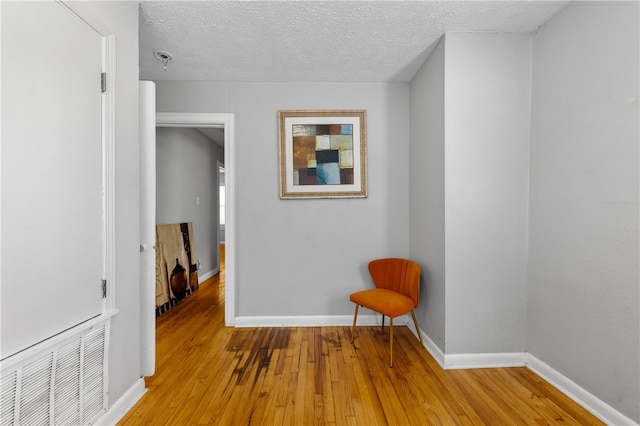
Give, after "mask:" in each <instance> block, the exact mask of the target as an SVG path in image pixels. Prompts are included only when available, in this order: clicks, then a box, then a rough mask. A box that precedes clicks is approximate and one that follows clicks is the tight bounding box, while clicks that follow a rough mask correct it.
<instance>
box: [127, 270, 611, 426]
mask: <svg viewBox="0 0 640 426" xmlns="http://www.w3.org/2000/svg"><path fill="white" fill-rule="evenodd" d="M220 279H224V268H222V272H221V274H220V275H219V276H216V277H214V278H212V279H210V280H208V281H207V282H205V283H203V284H202V285H201V286H200V288H199V289H198V290H197V291H196V292H194V293H193V294H192V295H191V296H189V297H188V298H186V299H184V300H182V301H181V302H180V303H179V304H178V305H177V306H175V307H174V308H172V309H170V310H169V311H167V312H166V313H165V314H163V315H161V316H160V317H159V318H158V319H157V329H156V336H157V346H156V354H157V355H156V358H157V359H156V374H155V375H154V376H153V377H147V378H145V383H146V385H147V388H148V392H147V393H146V394H145V395H144V396H143V397H142V398H141V400H140V401H139V402H138V403H137V404H136V405H135V406H134V407H133V408H132V409H131V410H130V411H129V412H128V413H127V414H126V415H125V416H124V417H123V418H122V420H121V421H120V422H119V425H122V426H132V425H154V426H155V425H172V426H173V425H180V426H182V425H184V426H187V425H323V426H325V425H351V424H353V425H367V426H368V425H417V424H419V425H422V424H425V425H426V424H431V425H447V426H449V425H488V424H500V425H503V424H505V425H537V424H565V425H600V424H602V423H601V422H600V421H599V420H598V419H596V418H595V417H594V416H593V415H591V414H590V413H589V412H587V411H586V410H585V409H583V408H582V407H580V406H579V405H578V404H576V403H575V402H574V401H572V400H571V399H570V398H568V397H567V396H566V395H564V394H562V393H561V392H560V391H559V390H557V389H556V388H554V387H553V386H551V385H550V384H549V383H547V382H546V381H545V380H543V379H542V378H541V377H539V376H537V375H536V374H535V373H533V372H532V371H531V370H529V369H527V368H501V369H486V370H443V369H442V368H441V367H440V366H439V365H438V363H437V362H436V361H435V360H434V359H433V358H432V357H431V356H430V355H429V353H428V352H427V351H426V350H425V349H424V348H422V347H421V346H420V342H419V341H418V339H417V338H416V336H415V335H413V333H412V332H411V331H410V330H409V329H408V328H407V327H404V326H400V327H398V326H396V327H394V367H393V368H389V330H388V327H385V329H384V331H381V329H380V327H379V326H378V327H358V328H357V330H356V335H355V340H354V342H353V343H351V330H350V327H304V328H238V329H234V328H229V327H225V326H224V305H223V303H222V302H223V300H224V289H223V286H222V285H221V282H220Z"/></svg>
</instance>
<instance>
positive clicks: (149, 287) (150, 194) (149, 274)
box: [140, 81, 156, 376]
mask: <svg viewBox="0 0 640 426" xmlns="http://www.w3.org/2000/svg"><path fill="white" fill-rule="evenodd" d="M155 241H156V85H155V83H153V82H152V81H141V82H140V317H141V323H140V330H141V331H140V336H141V342H140V347H141V353H140V367H141V373H140V374H142V375H143V376H151V375H153V373H154V371H155V362H156V321H155V306H156V256H155V249H154V248H155Z"/></svg>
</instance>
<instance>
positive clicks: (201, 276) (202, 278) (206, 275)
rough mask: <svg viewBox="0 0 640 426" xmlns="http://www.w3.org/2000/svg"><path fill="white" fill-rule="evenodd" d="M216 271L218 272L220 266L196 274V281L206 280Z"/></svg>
mask: <svg viewBox="0 0 640 426" xmlns="http://www.w3.org/2000/svg"><path fill="white" fill-rule="evenodd" d="M218 272H220V268H214V269H212V270H210V271H209V272H205V273H204V274H202V275H200V274H198V282H199V283H202V282H204V281H206V280H208V279H209V278H211V277H213V276H214V275H215V274H217V273H218Z"/></svg>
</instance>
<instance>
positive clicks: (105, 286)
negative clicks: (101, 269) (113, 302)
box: [102, 280, 107, 299]
mask: <svg viewBox="0 0 640 426" xmlns="http://www.w3.org/2000/svg"><path fill="white" fill-rule="evenodd" d="M102 298H103V299H106V298H107V280H102Z"/></svg>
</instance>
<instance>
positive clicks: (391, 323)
mask: <svg viewBox="0 0 640 426" xmlns="http://www.w3.org/2000/svg"><path fill="white" fill-rule="evenodd" d="M389 367H391V368H393V318H391V317H389Z"/></svg>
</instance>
